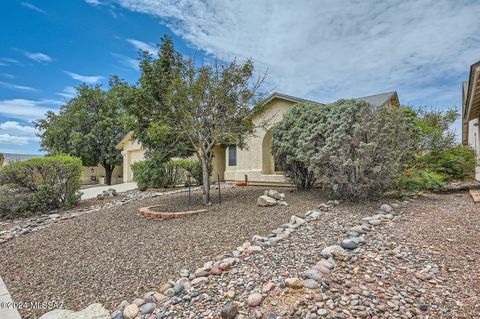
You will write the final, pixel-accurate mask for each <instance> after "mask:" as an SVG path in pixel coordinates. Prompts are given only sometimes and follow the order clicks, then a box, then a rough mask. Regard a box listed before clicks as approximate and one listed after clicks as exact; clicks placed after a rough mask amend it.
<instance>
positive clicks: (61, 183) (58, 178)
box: [0, 155, 82, 214]
mask: <svg viewBox="0 0 480 319" xmlns="http://www.w3.org/2000/svg"><path fill="white" fill-rule="evenodd" d="M81 171H82V162H81V160H80V159H78V158H74V157H71V156H68V155H55V156H50V157H44V158H33V159H30V160H27V161H22V162H15V163H11V164H9V165H8V166H5V167H2V168H1V169H0V184H2V185H8V191H7V192H3V195H2V197H4V200H3V203H4V205H3V208H2V209H3V211H4V212H3V214H7V213H9V212H8V210H9V208H8V207H6V206H5V203H9V202H11V201H10V199H11V198H9V197H10V196H19V197H21V200H19V201H17V203H16V207H15V209H14V210H15V212H16V213H18V214H37V213H43V212H47V211H49V210H52V209H57V208H68V207H72V206H74V205H75V204H76V203H77V202H78V201H79V200H80V194H79V192H78V191H79V189H80V175H81ZM19 194H21V196H20V195H19ZM5 197H6V198H5ZM7 206H9V205H7Z"/></svg>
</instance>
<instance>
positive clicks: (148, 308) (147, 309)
mask: <svg viewBox="0 0 480 319" xmlns="http://www.w3.org/2000/svg"><path fill="white" fill-rule="evenodd" d="M155 306H156V305H155V304H154V303H152V302H149V303H146V304H144V305H143V306H141V307H140V313H141V314H142V315H146V314H149V313H152V312H153V310H155Z"/></svg>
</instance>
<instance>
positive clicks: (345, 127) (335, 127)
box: [272, 100, 417, 199]
mask: <svg viewBox="0 0 480 319" xmlns="http://www.w3.org/2000/svg"><path fill="white" fill-rule="evenodd" d="M294 118H296V119H294ZM416 134H417V133H416V129H415V122H413V121H411V116H410V113H409V112H408V111H407V110H405V109H403V108H379V109H375V108H373V107H371V106H370V105H369V104H368V103H366V102H364V101H359V100H339V101H337V102H335V103H333V104H330V105H314V104H310V105H305V104H300V105H297V106H295V107H294V108H293V109H292V110H290V111H289V113H287V115H286V116H285V118H284V119H283V120H282V121H281V122H280V123H279V124H277V125H276V126H275V128H274V140H273V144H272V146H273V147H272V151H273V155H274V156H277V155H278V156H280V157H282V156H284V157H285V158H287V163H290V162H293V161H298V162H300V163H301V164H302V165H304V167H306V168H307V169H308V172H312V173H313V175H314V176H315V177H316V178H317V180H319V181H321V182H324V183H327V184H328V185H329V186H330V187H331V189H332V190H333V191H334V192H335V193H336V194H337V195H339V196H341V197H344V198H349V199H361V198H369V197H373V196H375V195H379V194H382V193H383V192H385V191H387V190H390V189H392V188H393V187H394V186H395V185H396V181H397V178H398V176H399V175H400V173H401V172H402V169H403V165H404V164H405V163H407V162H408V160H409V159H411V158H412V157H413V154H414V151H415V147H416ZM292 141H293V145H292V144H291V143H292Z"/></svg>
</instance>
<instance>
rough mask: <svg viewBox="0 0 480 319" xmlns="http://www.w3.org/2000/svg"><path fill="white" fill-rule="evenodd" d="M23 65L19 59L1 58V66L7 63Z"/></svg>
mask: <svg viewBox="0 0 480 319" xmlns="http://www.w3.org/2000/svg"><path fill="white" fill-rule="evenodd" d="M12 64H15V65H22V64H21V63H20V62H19V61H18V60H15V59H11V58H0V65H1V66H6V65H12Z"/></svg>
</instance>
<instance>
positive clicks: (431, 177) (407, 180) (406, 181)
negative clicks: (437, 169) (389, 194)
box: [398, 164, 446, 192]
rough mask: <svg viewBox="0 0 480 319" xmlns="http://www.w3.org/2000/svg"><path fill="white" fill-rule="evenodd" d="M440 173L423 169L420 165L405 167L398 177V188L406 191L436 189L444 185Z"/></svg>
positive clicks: (442, 187)
mask: <svg viewBox="0 0 480 319" xmlns="http://www.w3.org/2000/svg"><path fill="white" fill-rule="evenodd" d="M443 180H444V177H443V176H442V175H441V174H438V173H434V172H431V171H429V170H428V169H425V168H424V167H422V166H421V165H418V164H417V165H415V166H411V167H409V168H407V169H406V170H405V171H404V173H403V174H402V175H401V176H400V177H399V179H398V188H399V189H400V190H402V191H407V192H418V191H423V190H432V191H438V190H441V189H444V188H445V187H446V183H445V182H444V181H443Z"/></svg>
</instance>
